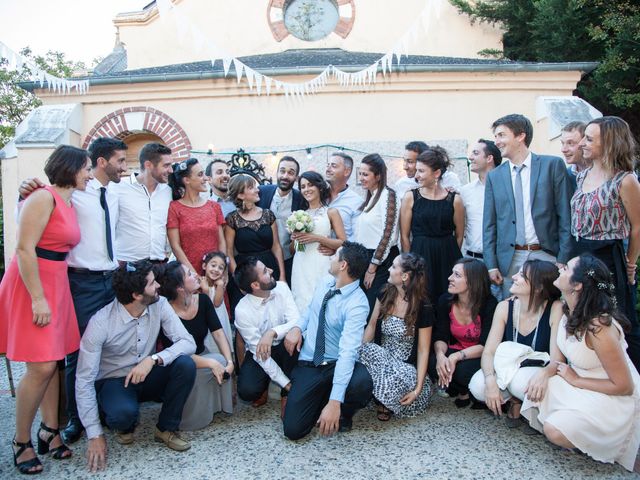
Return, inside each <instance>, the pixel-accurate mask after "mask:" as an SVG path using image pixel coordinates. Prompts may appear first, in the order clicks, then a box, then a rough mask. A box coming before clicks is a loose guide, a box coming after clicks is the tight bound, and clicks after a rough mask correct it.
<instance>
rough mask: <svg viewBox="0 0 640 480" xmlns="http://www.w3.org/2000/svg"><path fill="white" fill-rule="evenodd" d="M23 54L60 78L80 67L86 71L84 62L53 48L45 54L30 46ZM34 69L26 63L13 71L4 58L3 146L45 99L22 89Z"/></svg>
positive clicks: (0, 79) (0, 62)
mask: <svg viewBox="0 0 640 480" xmlns="http://www.w3.org/2000/svg"><path fill="white" fill-rule="evenodd" d="M20 54H21V55H22V56H23V57H25V58H28V59H29V60H31V62H32V63H34V64H35V65H36V66H38V68H40V69H42V70H44V71H46V72H47V73H49V74H51V75H55V76H56V77H60V78H69V77H71V76H72V75H73V72H74V71H76V70H84V69H85V68H86V67H85V65H84V63H82V62H74V61H72V60H68V59H67V58H66V57H65V54H64V53H62V52H54V51H49V52H47V53H46V54H45V55H34V54H33V52H32V51H31V49H30V48H29V47H26V48H23V49H22V50H21V51H20ZM31 73H32V72H31V70H30V69H29V67H27V66H23V67H22V68H21V69H20V70H9V69H8V62H7V60H6V59H5V58H0V148H2V147H4V146H5V145H6V144H7V143H8V142H9V141H10V140H11V139H12V138H13V136H14V135H15V129H16V127H17V126H18V124H19V123H20V122H21V121H22V120H24V119H25V117H26V116H27V114H28V113H29V112H30V111H31V110H33V109H34V108H36V107H39V106H40V105H41V104H42V102H41V101H40V99H38V97H36V96H35V95H34V94H32V93H29V92H27V91H26V90H23V89H22V88H20V85H19V84H20V82H24V81H28V80H30V79H31Z"/></svg>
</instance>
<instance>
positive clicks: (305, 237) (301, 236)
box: [292, 232, 317, 245]
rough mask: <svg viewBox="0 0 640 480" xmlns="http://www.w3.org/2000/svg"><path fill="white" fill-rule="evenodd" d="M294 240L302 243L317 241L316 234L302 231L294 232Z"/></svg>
mask: <svg viewBox="0 0 640 480" xmlns="http://www.w3.org/2000/svg"><path fill="white" fill-rule="evenodd" d="M292 238H293V237H292ZM294 240H296V241H297V242H298V243H301V244H303V245H306V244H308V243H313V242H317V240H316V236H315V235H314V234H313V233H304V232H298V233H296V237H295V238H294Z"/></svg>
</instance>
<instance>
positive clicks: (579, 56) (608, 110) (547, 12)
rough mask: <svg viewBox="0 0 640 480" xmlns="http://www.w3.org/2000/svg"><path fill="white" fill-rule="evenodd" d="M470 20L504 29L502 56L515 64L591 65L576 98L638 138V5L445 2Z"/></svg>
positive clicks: (613, 0) (544, 0)
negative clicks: (625, 123) (623, 122)
mask: <svg viewBox="0 0 640 480" xmlns="http://www.w3.org/2000/svg"><path fill="white" fill-rule="evenodd" d="M451 3H452V4H453V5H455V6H456V7H458V9H459V10H460V11H461V12H462V13H466V14H468V15H469V16H470V17H471V18H472V20H474V21H475V20H477V21H484V22H489V23H492V24H497V25H499V26H500V27H501V28H503V29H504V35H503V52H498V54H499V55H502V56H504V57H506V58H509V59H512V60H519V61H536V62H569V61H597V62H599V66H598V68H597V69H596V70H595V71H594V72H592V73H591V74H589V75H587V76H585V78H583V80H582V81H581V82H580V83H579V84H578V94H579V95H580V96H582V97H583V98H584V99H585V100H587V101H588V102H589V103H591V104H592V105H594V106H595V107H596V108H598V109H599V110H601V111H602V112H604V113H605V114H607V115H619V116H621V117H623V118H625V119H626V120H627V121H628V122H629V123H630V124H631V127H632V130H633V131H634V132H635V134H636V136H640V5H639V4H638V2H637V1H633V0H522V1H520V0H479V1H469V0H451Z"/></svg>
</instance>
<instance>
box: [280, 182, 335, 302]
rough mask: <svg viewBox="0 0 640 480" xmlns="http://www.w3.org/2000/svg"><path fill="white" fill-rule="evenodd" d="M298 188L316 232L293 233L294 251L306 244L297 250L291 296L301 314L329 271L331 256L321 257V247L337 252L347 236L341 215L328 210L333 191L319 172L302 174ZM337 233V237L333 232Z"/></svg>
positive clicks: (292, 271) (292, 244) (292, 246)
mask: <svg viewBox="0 0 640 480" xmlns="http://www.w3.org/2000/svg"><path fill="white" fill-rule="evenodd" d="M298 189H299V190H300V193H301V194H302V196H303V197H304V199H305V200H306V201H307V204H308V205H309V207H308V208H307V210H306V211H307V213H308V214H309V215H311V217H312V218H313V231H312V232H310V233H304V232H294V233H292V234H291V240H292V242H291V248H292V249H295V243H296V242H297V243H300V244H302V245H304V250H303V251H300V250H298V251H296V252H295V254H294V257H293V268H292V270H291V293H293V298H294V299H295V302H296V305H297V306H298V310H299V311H300V312H304V311H305V310H306V308H307V307H308V306H309V303H311V298H312V297H313V292H314V291H315V289H316V285H317V283H318V281H319V280H320V279H321V278H322V277H323V276H325V275H327V272H328V271H329V264H330V263H331V260H330V257H328V256H326V255H323V254H321V253H320V252H319V251H318V247H319V246H320V245H322V246H323V247H327V248H330V249H332V250H337V249H338V248H340V246H342V242H344V240H345V238H346V235H345V233H344V225H343V224H342V217H341V216H340V212H338V210H336V209H335V208H329V207H328V204H329V198H330V195H331V188H330V187H329V184H328V183H327V182H326V181H325V180H324V178H322V175H320V174H319V173H317V172H311V171H308V172H303V173H302V174H301V175H300V178H299V179H298ZM332 232H333V233H334V236H332V235H331V233H332Z"/></svg>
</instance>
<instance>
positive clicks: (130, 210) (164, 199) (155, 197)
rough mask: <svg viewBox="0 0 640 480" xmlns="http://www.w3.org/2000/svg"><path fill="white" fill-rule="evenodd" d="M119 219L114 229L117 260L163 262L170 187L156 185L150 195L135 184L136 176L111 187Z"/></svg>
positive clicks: (165, 256)
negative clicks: (148, 259)
mask: <svg viewBox="0 0 640 480" xmlns="http://www.w3.org/2000/svg"><path fill="white" fill-rule="evenodd" d="M114 186H115V188H114V190H115V191H116V192H117V194H118V201H119V208H120V215H119V217H118V224H117V226H116V228H117V230H116V245H117V248H116V250H117V251H118V260H123V261H127V262H135V261H137V260H142V259H143V258H150V259H151V260H164V259H165V258H167V256H168V255H167V254H168V253H169V251H170V249H169V248H168V243H167V214H168V212H169V203H170V202H171V187H169V185H167V184H165V183H159V184H158V185H156V188H155V190H154V191H153V193H152V194H151V195H149V191H148V190H147V187H146V186H144V185H143V184H141V183H140V182H138V179H137V178H136V174H135V173H132V174H131V176H130V177H129V178H123V179H122V180H121V181H120V183H117V184H115V185H114Z"/></svg>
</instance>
